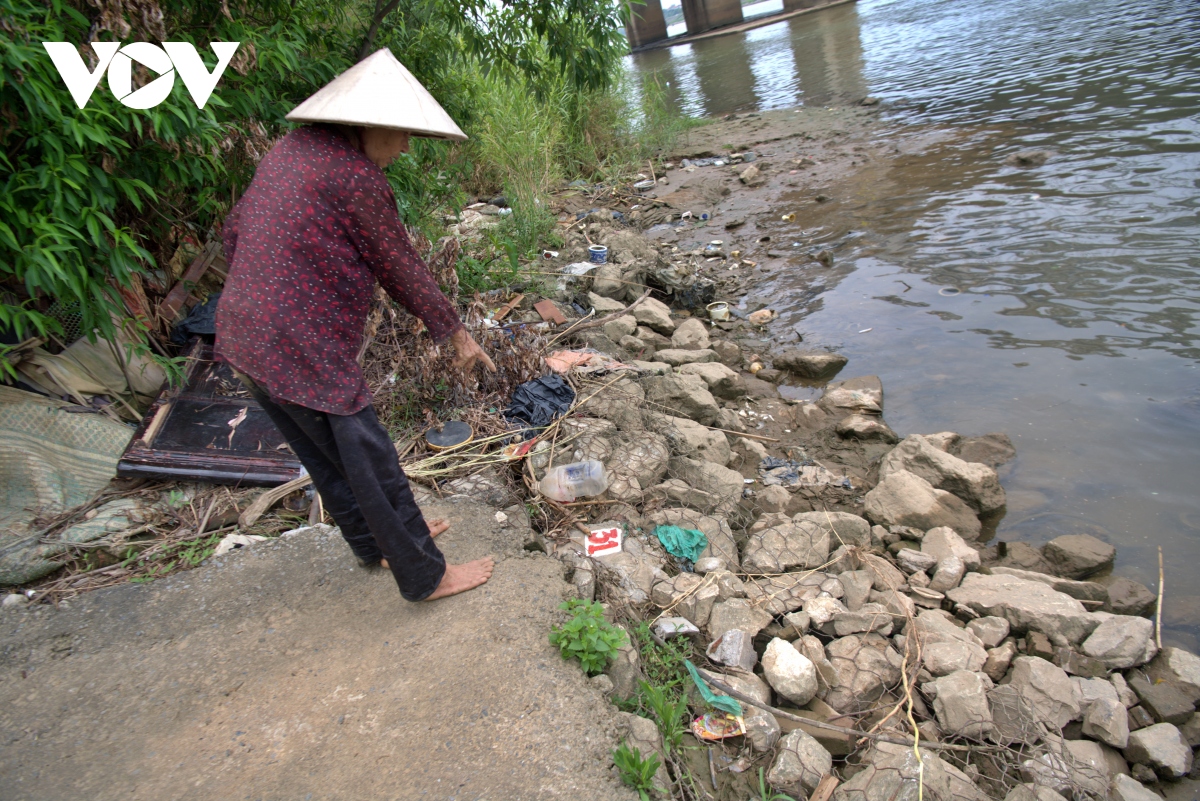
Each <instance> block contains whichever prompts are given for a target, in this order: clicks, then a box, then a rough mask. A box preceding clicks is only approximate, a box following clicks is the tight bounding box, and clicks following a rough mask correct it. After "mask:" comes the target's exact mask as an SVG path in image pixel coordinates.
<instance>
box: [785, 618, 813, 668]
mask: <svg viewBox="0 0 1200 801" xmlns="http://www.w3.org/2000/svg"><path fill="white" fill-rule="evenodd" d="M783 622H784V624H785V626H784V639H788V635H789V634H792V633H794V634H795V637H793V638H792V639H799V638H800V637H803V636H804V635H805V634H807V633H808V629H809V626H811V625H812V618H810V617H809V616H808V612H788V613H787V614H786V615H784V616H783ZM810 661H811V660H810Z"/></svg>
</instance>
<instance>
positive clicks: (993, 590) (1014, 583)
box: [946, 573, 1100, 645]
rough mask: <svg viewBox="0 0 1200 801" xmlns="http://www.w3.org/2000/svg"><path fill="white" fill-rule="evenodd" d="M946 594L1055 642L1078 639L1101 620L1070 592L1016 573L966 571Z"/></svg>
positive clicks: (1021, 631)
mask: <svg viewBox="0 0 1200 801" xmlns="http://www.w3.org/2000/svg"><path fill="white" fill-rule="evenodd" d="M946 597H947V598H949V599H950V600H951V601H952V602H954V603H956V604H962V605H964V606H966V607H969V608H970V609H972V610H974V611H975V612H977V613H979V614H980V615H993V616H995V617H1002V618H1004V619H1005V620H1007V621H1008V624H1009V626H1011V627H1012V630H1013V631H1014V632H1016V633H1018V634H1024V633H1025V632H1027V631H1040V632H1041V633H1042V634H1045V635H1046V636H1047V637H1049V638H1050V640H1051V642H1053V643H1055V644H1056V645H1074V644H1076V643H1079V642H1081V641H1083V639H1084V638H1085V637H1087V636H1088V635H1089V634H1091V633H1092V631H1093V630H1095V628H1096V626H1098V625H1099V624H1100V621H1099V620H1098V619H1097V618H1096V616H1094V615H1092V614H1090V613H1089V612H1088V611H1087V610H1086V609H1085V608H1084V607H1083V604H1081V603H1080V602H1079V601H1077V600H1075V599H1074V598H1072V597H1070V596H1069V595H1064V594H1063V593H1061V592H1055V591H1054V590H1052V589H1051V588H1049V587H1047V586H1046V585H1045V584H1042V583H1040V582H1037V581H1025V580H1024V579H1019V578H1017V577H1015V576H1003V575H989V576H985V575H983V574H981V573H968V574H967V575H966V577H965V578H963V582H962V584H961V585H959V586H958V587H955V588H954V589H952V590H950V591H949V592H947V593H946Z"/></svg>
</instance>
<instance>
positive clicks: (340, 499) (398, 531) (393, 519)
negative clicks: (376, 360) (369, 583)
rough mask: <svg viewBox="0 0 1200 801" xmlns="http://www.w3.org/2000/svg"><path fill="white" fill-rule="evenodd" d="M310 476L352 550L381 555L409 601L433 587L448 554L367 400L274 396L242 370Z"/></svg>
mask: <svg viewBox="0 0 1200 801" xmlns="http://www.w3.org/2000/svg"><path fill="white" fill-rule="evenodd" d="M241 378H242V381H243V382H245V384H246V386H247V388H248V389H249V390H250V394H251V395H253V396H254V399H255V400H256V401H258V403H259V405H261V406H262V407H263V410H264V411H266V413H267V415H268V416H270V418H271V420H272V421H273V422H274V423H275V425H276V426H277V427H278V428H279V430H280V432H282V433H283V436H284V438H285V439H287V441H288V445H290V446H291V448H292V452H293V453H295V454H296V456H297V457H299V459H300V463H301V464H303V465H304V468H305V469H306V470H308V472H309V475H311V476H312V478H313V484H314V485H315V486H316V488H317V492H319V493H321V501H322V503H324V504H325V509H326V510H327V511H328V512H329V514H330V516H332V517H333V520H334V522H335V523H337V525H338V528H340V529H341V530H342V536H343V537H345V539H346V542H347V543H349V544H350V549H351V550H352V551H354V555H355V556H357V557H358V558H359V559H360V560H362V561H363V562H365V563H367V564H375V563H378V562H379V560H380V559H381V558H386V559H387V561H388V565H389V567H390V568H391V570H392V575H393V576H394V577H395V579H396V584H397V585H399V587H400V594H401V595H403V596H404V597H405V598H406V599H407V600H409V601H420V600H422V599H424V598H425V597H427V596H428V595H429V594H430V593H432V592H433V591H434V590H435V589H437V586H438V584H439V583H441V580H442V576H443V574H445V572H446V559H445V557H444V556H442V552H441V550H440V549H439V548H438V547H437V545H435V544H434V542H433V537H431V536H429V526H428V525H426V524H425V517H424V516H423V515H422V514H421V510H420V508H418V507H417V502H416V501H415V500H414V499H413V494H412V489H411V488H410V487H409V486H408V479H407V478H406V477H405V475H404V470H403V469H401V467H400V461H399V459H397V457H396V448H395V446H394V445H393V444H392V440H391V438H390V437H388V433H387V430H386V429H385V428H384V427H383V424H382V423H380V422H379V418H378V417H376V415H375V409H374V408H373V407H371V406H368V407H367V408H365V409H363V410H362V411H360V412H357V413H356V414H350V415H339V414H329V413H327V412H319V411H316V410H315V409H309V408H306V407H304V406H297V405H296V404H293V403H284V402H281V401H274V400H271V399H270V398H269V397H268V396H267V394H266V392H264V391H263V390H262V388H260V387H259V386H257V385H256V384H255V383H254V382H253V381H251V380H248V379H247V378H246V377H245V376H241Z"/></svg>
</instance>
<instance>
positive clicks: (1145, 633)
mask: <svg viewBox="0 0 1200 801" xmlns="http://www.w3.org/2000/svg"><path fill="white" fill-rule="evenodd" d="M1153 636H1154V621H1152V620H1147V619H1146V618H1144V617H1131V616H1129V615H1113V616H1112V617H1110V618H1108V619H1107V620H1105V621H1104V622H1103V623H1101V624H1100V625H1099V626H1097V627H1096V630H1095V631H1093V632H1092V633H1091V634H1090V635H1089V636H1088V638H1087V639H1086V640H1084V641H1083V644H1082V645H1081V646H1080V650H1082V651H1083V652H1084V653H1085V654H1087V655H1088V656H1090V657H1092V658H1093V659H1099V660H1101V661H1102V662H1104V664H1105V665H1107V666H1108V668H1109V669H1110V670H1125V669H1126V668H1131V667H1136V666H1138V665H1144V664H1145V663H1147V662H1149V661H1150V660H1151V659H1153V658H1154V655H1155V654H1157V653H1158V647H1157V646H1156V645H1155V644H1154V640H1153Z"/></svg>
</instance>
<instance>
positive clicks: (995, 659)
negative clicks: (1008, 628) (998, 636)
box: [983, 640, 1017, 681]
mask: <svg viewBox="0 0 1200 801" xmlns="http://www.w3.org/2000/svg"><path fill="white" fill-rule="evenodd" d="M1016 655H1017V644H1016V643H1015V642H1013V641H1012V640H1009V641H1008V642H1006V643H1002V644H1001V645H998V646H996V647H995V648H990V649H988V652H987V661H985V662H984V663H983V672H984V673H985V674H987V677H988V678H989V679H991V680H992V681H1000V680H1001V679H1003V678H1004V675H1005V674H1006V673H1008V668H1009V666H1010V665H1011V664H1012V661H1013V659H1014V658H1015V657H1016Z"/></svg>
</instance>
